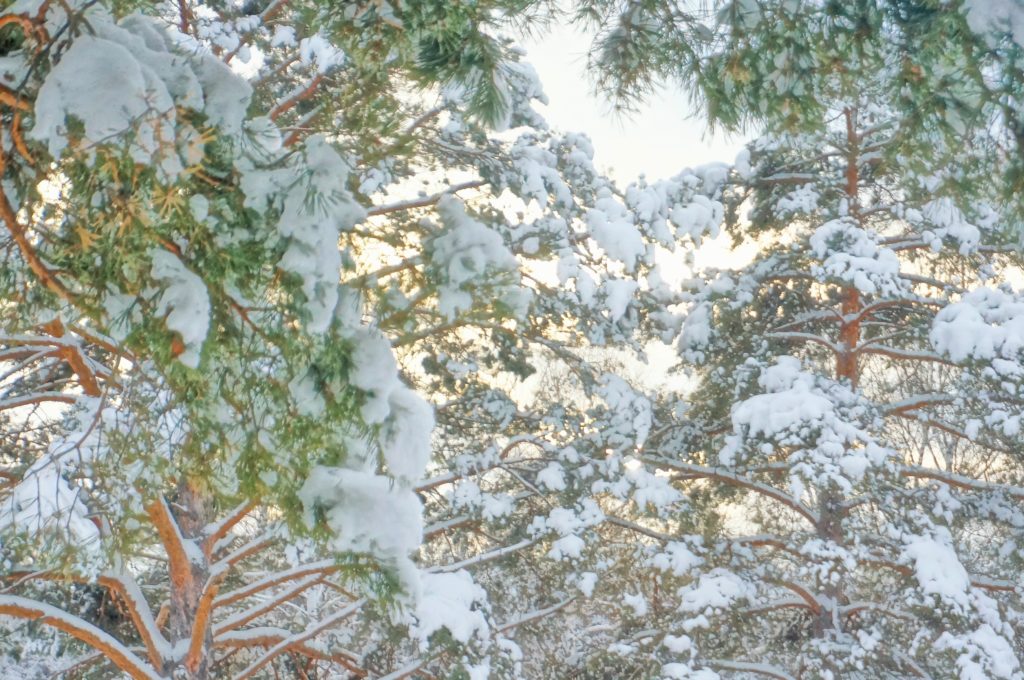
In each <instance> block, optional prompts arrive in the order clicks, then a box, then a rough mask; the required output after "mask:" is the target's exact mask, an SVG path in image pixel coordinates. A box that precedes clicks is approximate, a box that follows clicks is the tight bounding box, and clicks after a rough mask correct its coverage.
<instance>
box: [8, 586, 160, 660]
mask: <svg viewBox="0 0 1024 680" xmlns="http://www.w3.org/2000/svg"><path fill="white" fill-rule="evenodd" d="M0 614H4V615H5V616H12V617H14V618H18V619H26V620H28V621H37V622H39V623H42V624H45V625H47V626H50V627H52V628H56V629H57V630H60V631H63V632H65V633H67V634H68V635H70V636H71V637H73V638H75V639H76V640H79V641H81V642H84V643H85V644H87V645H89V646H90V647H92V648H93V649H95V650H97V651H99V652H101V653H102V654H103V655H104V656H105V657H106V658H107V659H109V660H110V662H111V663H112V664H114V665H115V666H117V667H118V668H120V669H121V670H122V671H124V672H125V673H127V674H128V675H129V676H131V677H132V678H133V680H160V676H159V675H157V674H156V672H155V671H154V670H153V669H152V668H150V667H148V666H147V665H146V664H145V662H144V661H143V660H142V659H140V658H139V657H137V656H136V655H135V654H133V653H132V652H131V651H130V650H129V649H128V648H127V647H125V646H124V645H123V644H121V643H120V642H118V641H117V640H116V639H115V638H113V637H112V636H111V635H109V634H108V633H106V632H104V631H102V630H100V629H99V628H97V627H96V626H94V625H92V624H91V623H89V622H88V621H85V620H83V619H81V618H79V617H77V616H74V615H72V614H68V613H67V612H65V611H63V610H61V609H57V608H56V607H53V606H50V605H48V604H44V603H42V602H36V601H35V600H30V599H28V598H26V597H18V596H16V595H0Z"/></svg>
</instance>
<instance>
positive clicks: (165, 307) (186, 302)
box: [149, 248, 210, 368]
mask: <svg viewBox="0 0 1024 680" xmlns="http://www.w3.org/2000/svg"><path fill="white" fill-rule="evenodd" d="M149 254H150V258H151V259H152V261H153V267H152V271H151V274H152V276H153V279H154V280H155V281H157V282H158V283H160V284H162V286H163V291H162V292H161V294H160V298H159V300H157V305H156V314H157V315H158V316H163V317H164V319H165V322H166V324H167V328H168V329H169V330H171V331H174V332H176V333H178V335H180V336H181V341H182V343H183V344H184V346H185V351H184V352H182V353H181V354H180V355H179V356H178V361H180V362H181V363H183V364H185V365H186V366H188V367H189V368H198V367H199V354H200V352H201V351H202V348H203V341H204V340H206V334H207V332H208V331H209V329H210V297H209V295H208V294H207V292H206V285H205V284H204V283H203V280H202V279H201V278H199V277H198V276H197V275H196V274H194V273H193V272H192V271H190V270H189V269H188V268H187V267H186V266H185V265H184V264H182V262H181V260H179V259H178V258H177V257H176V256H175V255H174V254H173V253H171V252H170V251H167V250H163V249H161V248H154V249H152V250H151V251H150V253H149Z"/></svg>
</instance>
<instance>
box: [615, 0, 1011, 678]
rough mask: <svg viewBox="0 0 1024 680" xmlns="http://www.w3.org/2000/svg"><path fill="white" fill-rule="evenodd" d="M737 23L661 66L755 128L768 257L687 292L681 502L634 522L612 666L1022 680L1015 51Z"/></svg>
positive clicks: (928, 17) (771, 9) (795, 14)
mask: <svg viewBox="0 0 1024 680" xmlns="http://www.w3.org/2000/svg"><path fill="white" fill-rule="evenodd" d="M637 8H638V9H637V10H636V11H637V12H644V11H648V10H650V7H649V6H647V5H643V4H640V5H637ZM720 10H721V11H720V12H719V14H718V16H717V20H716V19H715V18H712V19H711V20H709V21H706V22H701V23H700V24H699V25H698V26H697V28H694V25H693V24H692V23H691V24H689V25H688V26H689V27H688V28H687V30H688V31H692V32H693V33H692V34H693V35H696V36H697V37H698V38H699V36H700V35H701V34H703V35H705V39H704V42H702V43H696V42H694V43H691V44H702V45H704V46H705V48H706V50H707V51H706V52H696V51H689V52H687V51H683V48H682V47H681V46H679V45H675V46H673V45H671V44H668V43H664V42H660V43H658V45H659V46H660V48H659V49H666V50H667V49H673V50H677V52H674V54H676V55H677V56H678V57H679V62H678V63H681V64H682V65H683V66H682V67H681V68H682V70H681V71H672V70H671V68H675V67H665V63H668V60H666V61H665V62H662V63H661V64H654V65H653V66H651V68H652V69H654V70H652V73H654V72H657V73H660V74H662V75H669V76H673V75H681V76H682V77H683V78H685V79H687V82H688V83H690V84H691V85H692V86H693V88H694V90H693V91H694V92H695V97H698V98H700V99H701V101H702V102H703V103H704V104H705V106H706V107H707V110H708V112H709V115H710V117H711V118H712V120H715V121H718V122H721V123H724V124H726V125H737V124H742V123H744V122H747V123H750V124H756V125H758V126H761V127H763V129H764V131H765V135H764V136H763V137H762V138H761V139H760V140H759V141H757V142H755V143H753V144H752V145H751V147H750V149H749V151H748V152H747V153H746V154H744V155H742V156H741V157H740V158H739V159H738V160H737V163H736V165H735V167H734V169H733V171H732V178H731V181H730V187H729V188H728V189H727V192H726V196H727V199H726V204H727V215H728V216H729V219H728V220H727V221H728V227H727V228H728V229H729V230H730V231H731V232H732V234H733V237H734V239H735V241H736V242H737V243H740V242H742V243H745V244H756V248H757V252H756V255H755V256H754V258H753V261H751V262H749V263H746V264H742V265H737V266H736V267H735V268H732V269H728V268H723V269H720V270H717V271H708V272H705V273H704V274H702V275H701V276H699V277H697V278H696V280H695V281H694V282H692V283H691V284H689V286H688V287H689V292H684V294H683V296H682V300H683V302H682V304H681V307H680V311H683V316H684V317H685V320H684V321H683V323H682V325H681V327H680V333H679V348H680V351H681V356H682V359H683V362H684V364H688V365H691V366H695V367H697V369H696V375H697V377H698V378H699V382H698V385H697V387H696V389H695V391H694V393H693V394H692V395H691V396H689V397H688V398H686V399H684V400H679V399H665V400H663V401H662V404H661V405H660V406H659V408H657V409H656V416H655V419H654V426H653V430H654V432H655V433H656V435H655V436H652V437H650V438H649V440H648V442H647V444H646V445H645V447H644V452H643V459H644V461H645V462H646V463H647V465H648V466H650V468H651V470H652V472H655V473H660V474H662V475H667V476H669V477H670V478H671V479H672V480H673V483H674V485H675V486H676V488H677V489H679V491H680V492H682V493H683V494H684V495H685V496H686V498H684V500H682V501H677V502H676V504H675V508H674V509H675V512H674V514H672V515H670V516H668V517H666V516H665V513H664V512H663V513H661V516H658V515H655V514H648V515H646V516H644V515H641V516H639V517H637V518H636V519H635V520H634V521H632V526H631V527H630V528H631V530H632V531H633V532H634V533H635V534H636V535H637V536H640V537H644V538H643V539H642V540H644V541H645V545H644V546H643V547H642V548H638V549H637V550H636V554H635V556H634V557H633V559H632V560H629V561H627V565H629V566H627V567H626V568H627V569H633V570H637V571H641V573H644V574H645V576H649V580H647V579H645V580H644V581H643V582H641V583H639V584H637V585H638V586H640V592H639V594H637V593H631V594H629V596H628V597H625V598H623V600H622V606H621V612H622V613H620V614H618V615H613V616H611V617H610V618H611V619H612V620H613V621H616V622H618V624H617V625H616V626H615V631H614V632H613V633H612V635H613V637H612V641H611V644H612V646H611V649H612V651H613V652H615V653H616V654H617V655H619V656H620V657H621V658H622V661H621V662H619V663H621V664H622V666H623V667H625V668H627V669H631V670H630V671H629V672H636V673H638V677H646V676H647V675H656V674H659V673H660V675H661V677H668V678H675V677H678V678H689V677H708V678H712V677H717V676H721V677H732V676H735V675H737V674H746V675H749V676H764V677H787V678H788V677H797V678H840V677H842V678H856V677H863V678H880V677H892V678H896V677H900V678H902V677H961V678H969V677H1002V678H1017V677H1021V673H1022V670H1021V667H1020V662H1019V658H1020V656H1021V647H1020V634H1021V630H1020V624H1021V618H1020V613H1019V610H1020V606H1021V603H1020V591H1019V585H1018V578H1017V576H1018V574H1019V570H1020V564H1021V563H1020V560H1021V554H1020V552H1019V547H1018V546H1019V538H1020V533H1019V532H1020V527H1021V521H1022V519H1024V516H1022V515H1021V505H1020V502H1021V498H1022V496H1021V474H1022V469H1021V466H1020V462H1021V452H1020V445H1019V437H1018V432H1019V431H1018V427H1019V419H1020V416H1021V414H1022V408H1021V401H1020V383H1019V376H1020V373H1019V371H1020V361H1021V358H1022V356H1021V354H1020V349H1021V347H1020V344H1019V340H1018V339H1017V338H1018V334H1019V326H1018V324H1019V323H1020V322H1019V311H1018V310H1019V308H1020V307H1019V305H1020V293H1019V291H1018V290H1017V288H1015V285H1019V275H1020V271H1021V269H1020V267H1021V260H1020V256H1019V253H1018V251H1017V249H1016V243H1017V241H1018V236H1017V234H1018V233H1019V230H1018V224H1019V212H1018V211H1019V201H1018V200H1017V199H1016V197H1015V195H1014V193H1013V192H1014V191H1015V190H1014V187H1015V180H1014V176H1015V175H1014V173H1015V170H1014V166H1015V165H1016V163H1017V162H1018V160H1019V156H1017V155H1015V153H1016V152H1012V151H1008V149H1012V148H1013V144H1014V142H1013V140H1012V125H1007V121H1008V120H1010V119H1011V117H1010V115H1009V114H1008V113H1007V110H1006V107H1007V105H1009V106H1010V107H1011V108H1012V107H1013V106H1015V104H1013V103H1010V104H1007V102H1008V100H1006V99H1001V98H1002V96H1003V94H1004V93H1006V92H1010V91H1013V90H1014V89H1015V88H1019V85H1020V82H1021V81H1020V77H1019V74H1018V73H1017V72H1016V71H1015V68H1016V67H1015V66H1013V63H1014V62H1013V59H1015V58H1016V57H1014V56H1013V55H1016V54H1017V53H1018V52H1019V45H1017V44H1016V43H1013V42H1012V41H1010V40H1008V39H1007V38H1006V37H1005V36H1004V38H1003V41H1002V42H999V41H998V40H997V41H996V42H997V45H998V46H997V47H995V48H992V49H991V50H989V49H988V48H979V44H980V43H982V42H984V40H983V39H982V38H980V37H978V36H977V35H975V34H974V33H972V32H970V31H967V30H966V29H965V24H964V22H965V21H966V18H965V14H963V13H961V12H960V10H959V8H953V7H932V6H930V5H928V4H927V3H868V2H864V3H824V4H819V3H723V5H722V6H721V8H720ZM632 21H633V24H632V25H633V26H636V25H647V24H644V23H643V22H642V21H640V19H638V18H636V17H634V18H633V19H632ZM651 21H652V22H653V19H652V20H651ZM939 27H942V28H943V30H947V31H950V29H955V30H951V32H950V34H951V35H952V36H953V39H952V40H951V41H948V40H947V41H939V40H938V39H937V37H936V34H935V33H932V31H936V30H939ZM623 31H625V29H623ZM619 37H621V38H622V39H623V40H625V39H627V38H628V37H629V36H628V35H626V33H625V32H623V33H622V34H621V35H619ZM637 39H638V40H639V38H637ZM661 39H662V38H661V37H660V36H653V35H652V36H651V37H650V40H652V41H657V40H661ZM608 45H610V43H609V44H608ZM606 47H607V49H606V51H605V52H604V54H612V55H622V54H629V52H628V51H627V50H626V48H619V49H618V50H617V51H616V50H614V49H612V48H611V47H609V46H606ZM973 50H978V51H977V53H974V52H973ZM1004 59H1005V61H1004ZM629 66H630V64H625V65H623V72H624V73H626V74H627V76H626V79H620V80H619V81H618V82H627V83H628V82H629V81H628V77H632V76H631V75H629V70H628V68H629ZM658 69H660V70H658ZM666 69H668V70H666ZM989 69H992V71H994V72H998V73H1000V74H1001V75H1002V78H1003V79H1002V80H999V81H998V85H996V84H993V80H991V79H990V78H989V77H988V76H989V75H990V73H991V72H992V71H989ZM633 75H636V74H633ZM642 75H643V72H642V71H641V72H640V75H639V76H637V77H640V76H642ZM640 82H643V78H642V77H640ZM997 91H998V92H999V94H998V95H994V93H995V92H997ZM1009 101H1011V102H1012V100H1009ZM680 412H683V414H684V415H683V416H682V417H680V416H679V414H680ZM670 507H671V506H670ZM619 554H620V555H622V554H623V553H622V552H621V551H620V553H619ZM613 588H614V586H613Z"/></svg>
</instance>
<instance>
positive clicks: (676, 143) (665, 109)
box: [522, 27, 741, 183]
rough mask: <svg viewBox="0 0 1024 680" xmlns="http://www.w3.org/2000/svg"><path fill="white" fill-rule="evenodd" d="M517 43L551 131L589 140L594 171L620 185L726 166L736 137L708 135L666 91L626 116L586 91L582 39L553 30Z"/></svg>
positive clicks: (678, 96)
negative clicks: (540, 87)
mask: <svg viewBox="0 0 1024 680" xmlns="http://www.w3.org/2000/svg"><path fill="white" fill-rule="evenodd" d="M522 44H523V47H524V48H525V49H526V50H527V56H526V60H527V61H529V62H530V63H531V64H533V66H534V67H535V68H536V69H537V72H538V73H539V74H540V79H541V82H542V83H543V84H544V90H545V92H546V93H547V95H548V99H549V100H550V105H549V106H547V107H538V109H539V110H541V111H542V113H544V114H545V115H546V116H547V119H548V122H549V123H550V124H551V125H552V127H555V128H557V129H560V130H564V131H573V132H585V133H587V134H588V135H590V137H591V138H592V139H593V140H594V148H595V155H596V159H595V160H596V161H597V165H598V167H599V168H601V169H608V168H612V169H613V171H612V173H611V174H612V176H613V177H615V179H616V180H618V181H619V182H622V183H627V182H629V181H631V180H633V179H635V178H636V177H637V176H638V175H639V174H640V173H646V174H647V176H648V178H649V179H658V178H661V177H668V176H671V175H674V174H676V173H678V172H679V171H680V170H682V169H683V168H685V167H689V166H693V165H700V164H702V163H708V162H711V161H724V162H727V163H731V162H732V161H733V159H734V158H735V156H736V152H737V151H739V149H740V146H741V144H740V141H741V140H739V139H727V138H725V137H723V136H722V135H721V134H720V133H718V134H716V135H715V136H714V137H713V138H712V136H711V135H710V134H708V133H707V131H706V126H705V125H704V122H703V121H702V120H700V119H699V118H698V117H695V116H693V115H692V109H691V107H690V106H689V103H688V102H687V99H686V96H685V95H683V94H682V93H681V92H679V91H678V90H673V89H668V88H666V89H665V90H663V91H662V92H660V93H659V94H658V95H656V96H655V97H653V98H652V100H651V101H650V102H649V103H648V104H647V105H646V106H643V107H642V108H641V110H640V111H639V112H637V113H634V114H632V115H631V116H628V117H624V116H617V115H615V114H614V113H613V112H612V107H611V104H610V103H609V102H608V101H607V100H606V99H603V98H600V97H597V96H595V95H594V94H593V86H592V81H591V80H590V79H589V78H588V76H587V74H586V52H587V47H588V44H589V38H588V37H586V36H584V35H582V34H580V33H578V32H576V31H574V30H573V29H572V28H570V27H554V28H553V29H552V30H551V31H550V32H548V33H546V34H545V35H543V36H541V37H540V39H539V40H536V41H531V40H526V41H524V42H523V43H522Z"/></svg>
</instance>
